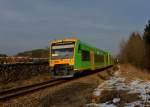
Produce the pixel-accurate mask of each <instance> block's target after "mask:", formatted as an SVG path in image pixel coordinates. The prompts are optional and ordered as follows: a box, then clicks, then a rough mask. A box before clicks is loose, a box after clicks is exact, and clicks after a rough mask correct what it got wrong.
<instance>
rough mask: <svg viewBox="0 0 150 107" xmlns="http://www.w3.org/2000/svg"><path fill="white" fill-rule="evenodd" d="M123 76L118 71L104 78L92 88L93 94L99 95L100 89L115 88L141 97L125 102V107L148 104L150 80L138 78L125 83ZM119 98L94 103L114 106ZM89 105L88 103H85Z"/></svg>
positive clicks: (108, 106) (98, 105)
mask: <svg viewBox="0 0 150 107" xmlns="http://www.w3.org/2000/svg"><path fill="white" fill-rule="evenodd" d="M117 72H119V71H117ZM124 81H125V78H124V77H119V73H116V74H115V75H114V76H113V77H111V78H110V79H109V80H106V81H105V82H103V83H102V84H100V85H99V86H98V88H97V89H95V90H94V92H93V95H94V96H97V97H98V96H101V93H102V91H104V90H114V89H115V90H116V91H119V90H121V91H127V93H128V94H137V95H138V96H139V97H140V98H141V99H140V101H134V102H131V103H126V104H125V107H134V106H135V105H137V106H140V107H143V104H150V95H149V94H150V81H143V80H140V79H137V80H133V81H131V82H130V83H128V84H127V83H125V82H124ZM120 100H121V99H120V98H113V100H112V103H111V104H109V103H108V102H110V101H106V102H105V103H100V104H96V105H95V106H96V107H116V105H115V104H116V103H118V102H119V101H120ZM87 105H89V104H87Z"/></svg>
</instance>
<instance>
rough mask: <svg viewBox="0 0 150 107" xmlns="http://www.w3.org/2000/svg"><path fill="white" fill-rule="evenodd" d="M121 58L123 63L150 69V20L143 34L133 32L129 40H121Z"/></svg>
mask: <svg viewBox="0 0 150 107" xmlns="http://www.w3.org/2000/svg"><path fill="white" fill-rule="evenodd" d="M119 59H120V62H121V63H130V64H132V65H135V66H137V67H139V68H146V69H150V20H149V22H148V24H147V25H146V26H145V28H144V33H143V34H140V33H138V32H133V33H132V34H131V35H130V37H129V39H128V40H126V41H124V40H123V41H122V42H121V45H120V54H119Z"/></svg>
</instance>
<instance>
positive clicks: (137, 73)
mask: <svg viewBox="0 0 150 107" xmlns="http://www.w3.org/2000/svg"><path fill="white" fill-rule="evenodd" d="M121 75H122V76H124V77H126V78H127V79H126V80H127V81H131V80H134V79H141V80H145V81H147V80H150V72H148V71H147V70H141V69H137V68H136V67H134V66H132V65H129V64H124V65H121Z"/></svg>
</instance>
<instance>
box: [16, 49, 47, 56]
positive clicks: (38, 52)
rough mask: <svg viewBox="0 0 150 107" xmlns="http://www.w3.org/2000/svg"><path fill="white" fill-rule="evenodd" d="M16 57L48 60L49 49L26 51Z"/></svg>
mask: <svg viewBox="0 0 150 107" xmlns="http://www.w3.org/2000/svg"><path fill="white" fill-rule="evenodd" d="M16 56H29V57H32V58H48V57H49V48H44V49H34V50H30V51H24V52H20V53H18V54H17V55H16Z"/></svg>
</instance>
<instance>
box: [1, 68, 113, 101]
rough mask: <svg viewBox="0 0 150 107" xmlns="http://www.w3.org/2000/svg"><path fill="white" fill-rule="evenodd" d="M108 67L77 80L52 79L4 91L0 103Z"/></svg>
mask: <svg viewBox="0 0 150 107" xmlns="http://www.w3.org/2000/svg"><path fill="white" fill-rule="evenodd" d="M110 67H112V66H108V67H105V68H101V69H99V70H95V71H94V72H93V71H92V72H87V73H84V74H82V75H81V76H80V77H78V78H61V79H54V80H49V81H46V82H42V83H37V84H34V85H28V86H23V87H17V88H12V89H8V90H5V91H1V92H0V101H5V100H8V99H11V98H16V97H19V96H22V95H25V94H27V93H31V92H34V91H38V90H40V89H44V88H47V87H52V86H57V85H60V84H63V83H66V82H69V81H73V80H76V79H79V78H84V77H85V76H89V75H93V74H95V73H98V72H100V71H103V70H106V69H108V68H110Z"/></svg>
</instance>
